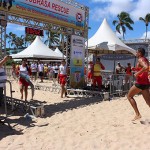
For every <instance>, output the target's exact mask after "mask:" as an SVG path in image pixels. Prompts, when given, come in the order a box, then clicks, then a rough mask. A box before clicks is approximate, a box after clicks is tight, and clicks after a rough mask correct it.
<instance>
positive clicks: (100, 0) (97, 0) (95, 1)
mask: <svg viewBox="0 0 150 150" xmlns="http://www.w3.org/2000/svg"><path fill="white" fill-rule="evenodd" d="M92 2H94V3H97V2H102V3H105V2H111V0H92Z"/></svg>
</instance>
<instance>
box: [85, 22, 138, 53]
mask: <svg viewBox="0 0 150 150" xmlns="http://www.w3.org/2000/svg"><path fill="white" fill-rule="evenodd" d="M88 49H89V52H91V53H92V52H94V53H101V54H108V53H113V52H114V51H115V53H131V54H133V55H135V54H136V51H135V50H133V49H132V48H130V47H129V46H127V45H125V44H124V43H123V42H122V41H121V40H120V39H119V38H118V37H117V36H116V34H115V33H114V32H113V31H112V29H111V28H110V26H109V24H108V22H107V20H106V19H104V20H103V22H102V24H101V26H100V27H99V29H98V30H97V32H96V33H95V34H94V35H93V37H91V38H90V39H89V40H88Z"/></svg>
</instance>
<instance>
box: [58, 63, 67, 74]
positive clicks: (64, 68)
mask: <svg viewBox="0 0 150 150" xmlns="http://www.w3.org/2000/svg"><path fill="white" fill-rule="evenodd" d="M59 71H60V74H63V75H66V65H65V66H63V65H60V66H59Z"/></svg>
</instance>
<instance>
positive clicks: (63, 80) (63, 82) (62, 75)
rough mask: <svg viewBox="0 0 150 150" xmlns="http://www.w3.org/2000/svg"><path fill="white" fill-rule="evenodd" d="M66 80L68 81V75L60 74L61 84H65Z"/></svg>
mask: <svg viewBox="0 0 150 150" xmlns="http://www.w3.org/2000/svg"><path fill="white" fill-rule="evenodd" d="M66 81H67V76H66V75H64V74H60V75H59V83H60V84H61V85H65V84H66Z"/></svg>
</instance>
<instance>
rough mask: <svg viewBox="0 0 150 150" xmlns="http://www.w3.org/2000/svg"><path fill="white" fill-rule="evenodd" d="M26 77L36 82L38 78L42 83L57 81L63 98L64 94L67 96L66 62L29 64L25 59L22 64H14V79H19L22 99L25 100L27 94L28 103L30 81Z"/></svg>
mask: <svg viewBox="0 0 150 150" xmlns="http://www.w3.org/2000/svg"><path fill="white" fill-rule="evenodd" d="M21 74H23V75H21ZM25 75H26V76H27V78H31V80H32V81H34V82H35V81H36V80H37V78H39V79H40V83H42V82H43V79H44V78H46V79H52V80H55V81H57V80H58V83H60V85H61V98H63V95H64V94H65V96H67V92H66V89H65V85H66V79H67V67H66V62H65V60H62V61H61V63H44V64H43V62H42V61H38V62H35V61H33V62H27V60H26V59H23V60H22V62H21V63H16V64H15V63H13V64H12V76H13V77H14V79H19V87H20V93H21V99H23V95H24V94H25V101H27V95H28V86H29V80H27V79H26V78H25V77H24V76H25ZM23 90H24V94H23Z"/></svg>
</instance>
